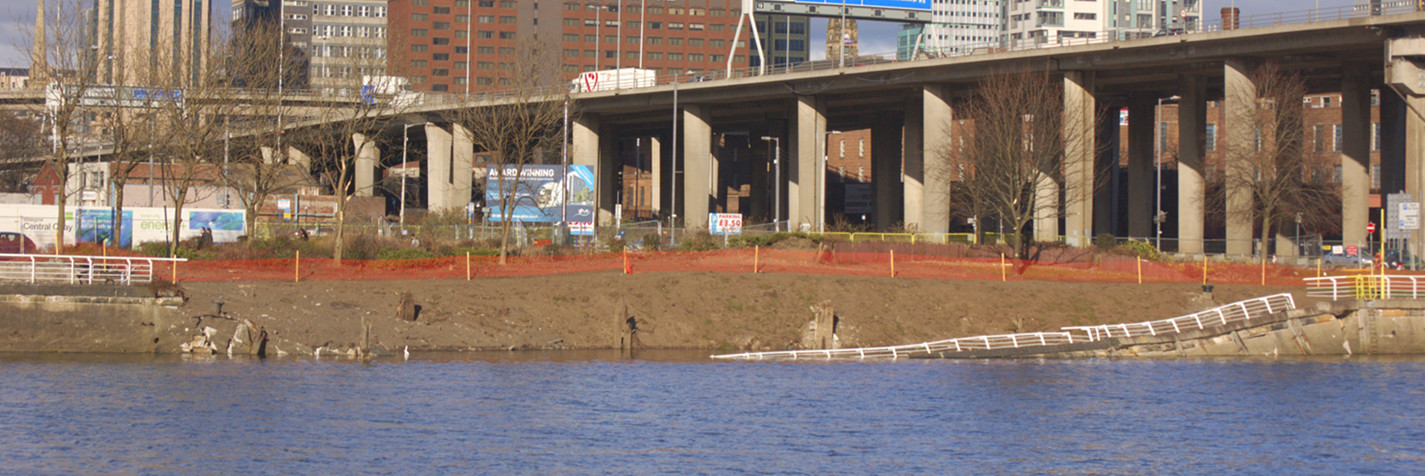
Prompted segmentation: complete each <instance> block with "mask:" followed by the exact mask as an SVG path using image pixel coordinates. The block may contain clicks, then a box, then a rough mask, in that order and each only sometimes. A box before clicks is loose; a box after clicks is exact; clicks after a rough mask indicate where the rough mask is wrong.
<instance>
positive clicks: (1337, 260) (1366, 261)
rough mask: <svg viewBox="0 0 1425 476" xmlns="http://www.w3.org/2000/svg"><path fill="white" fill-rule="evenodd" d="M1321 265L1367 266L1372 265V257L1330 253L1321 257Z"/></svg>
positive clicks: (1342, 266)
mask: <svg viewBox="0 0 1425 476" xmlns="http://www.w3.org/2000/svg"><path fill="white" fill-rule="evenodd" d="M1321 265H1322V266H1330V267H1333V268H1366V267H1369V266H1370V265H1371V259H1370V258H1367V257H1365V256H1362V255H1358V254H1356V255H1348V254H1336V253H1328V254H1326V255H1324V256H1322V257H1321Z"/></svg>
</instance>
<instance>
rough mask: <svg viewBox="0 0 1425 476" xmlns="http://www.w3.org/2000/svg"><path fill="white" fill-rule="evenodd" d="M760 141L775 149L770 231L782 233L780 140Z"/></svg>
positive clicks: (767, 138) (769, 138) (766, 139)
mask: <svg viewBox="0 0 1425 476" xmlns="http://www.w3.org/2000/svg"><path fill="white" fill-rule="evenodd" d="M762 140H764V141H769V142H772V144H773V145H772V147H773V149H775V154H776V155H775V156H774V157H775V158H773V159H772V168H773V169H775V170H776V177H777V178H776V179H774V180H775V183H776V186H775V187H774V190H776V191H775V192H773V195H772V202H773V205H772V231H782V138H781V137H770V136H762Z"/></svg>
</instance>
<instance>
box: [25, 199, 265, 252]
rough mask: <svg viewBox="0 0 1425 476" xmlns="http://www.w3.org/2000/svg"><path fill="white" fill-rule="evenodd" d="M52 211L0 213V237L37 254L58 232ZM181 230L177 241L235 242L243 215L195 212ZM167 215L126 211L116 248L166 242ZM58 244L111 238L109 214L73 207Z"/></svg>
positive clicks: (106, 210)
mask: <svg viewBox="0 0 1425 476" xmlns="http://www.w3.org/2000/svg"><path fill="white" fill-rule="evenodd" d="M55 212H56V210H55V206H54V205H13V206H6V207H0V232H19V233H22V234H24V235H25V236H27V237H29V238H30V240H31V241H34V242H35V244H36V245H38V246H39V247H41V248H52V247H53V246H54V240H55V233H54V229H55V227H56V226H58V220H57V218H56V215H55ZM183 215H184V222H185V223H184V225H183V228H181V229H180V231H179V235H178V236H179V239H183V240H186V239H190V238H194V237H197V236H199V235H200V234H201V233H202V229H203V228H205V227H206V228H209V229H211V230H213V241H214V242H217V243H226V242H232V241H237V238H238V237H239V236H242V235H244V234H247V230H246V229H245V226H246V222H245V220H244V218H245V217H246V212H244V211H243V210H222V209H204V208H195V209H191V210H184V211H183ZM172 216H173V209H171V208H168V209H165V208H162V207H126V208H124V213H123V215H121V216H120V217H121V220H122V222H121V223H120V228H119V235H120V236H119V240H118V242H119V246H120V247H123V248H130V247H133V246H135V245H139V244H141V243H147V242H166V241H167V240H168V239H169V236H168V231H169V230H170V229H171V228H170V226H171V220H172ZM64 220H65V221H64V242H65V244H67V245H69V244H74V243H98V242H100V241H102V240H107V239H108V238H109V235H110V234H111V233H113V223H114V221H113V220H114V211H113V209H111V208H107V207H104V208H98V207H95V208H91V207H78V209H74V208H70V209H66V210H65V212H64Z"/></svg>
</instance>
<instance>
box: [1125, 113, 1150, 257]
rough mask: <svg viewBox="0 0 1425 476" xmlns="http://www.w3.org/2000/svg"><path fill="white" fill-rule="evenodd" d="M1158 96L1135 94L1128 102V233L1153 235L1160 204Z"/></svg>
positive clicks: (1134, 235) (1138, 235) (1139, 236)
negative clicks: (1156, 172) (1156, 165)
mask: <svg viewBox="0 0 1425 476" xmlns="http://www.w3.org/2000/svg"><path fill="white" fill-rule="evenodd" d="M1156 106H1157V103H1156V102H1155V99H1154V97H1153V96H1152V95H1150V94H1141V93H1140V94H1134V95H1133V96H1132V97H1131V98H1129V101H1128V204H1127V205H1128V236H1130V237H1133V238H1152V237H1153V213H1154V210H1153V205H1154V204H1155V203H1157V201H1156V200H1157V193H1158V191H1157V190H1155V189H1154V187H1155V186H1156V184H1157V182H1155V181H1154V179H1155V178H1156V177H1155V176H1154V175H1153V172H1154V170H1153V166H1154V163H1153V159H1154V158H1155V157H1156V156H1155V155H1154V152H1156V146H1157V143H1158V137H1157V133H1156V132H1157V130H1158V119H1157V111H1155V110H1154V107H1156Z"/></svg>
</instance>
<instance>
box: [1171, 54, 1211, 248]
mask: <svg viewBox="0 0 1425 476" xmlns="http://www.w3.org/2000/svg"><path fill="white" fill-rule="evenodd" d="M1178 94H1179V95H1180V96H1182V100H1181V101H1180V102H1179V103H1178V252H1179V253H1185V254H1200V253H1202V251H1203V249H1202V237H1203V235H1202V233H1203V223H1204V219H1205V217H1204V214H1203V210H1204V209H1205V205H1204V203H1205V202H1206V201H1207V188H1206V186H1205V185H1204V182H1203V178H1202V171H1203V149H1204V141H1205V136H1206V134H1207V82H1206V81H1205V80H1204V79H1203V78H1202V77H1201V76H1184V77H1183V78H1182V82H1181V85H1180V86H1179V89H1178Z"/></svg>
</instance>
